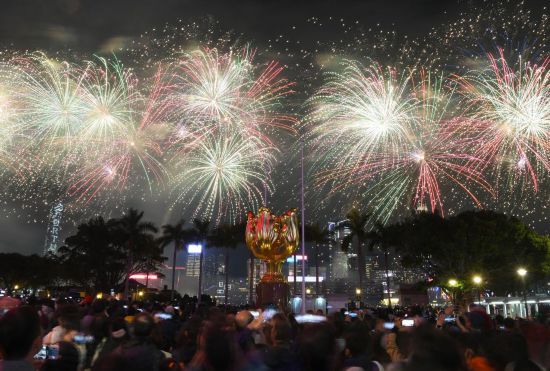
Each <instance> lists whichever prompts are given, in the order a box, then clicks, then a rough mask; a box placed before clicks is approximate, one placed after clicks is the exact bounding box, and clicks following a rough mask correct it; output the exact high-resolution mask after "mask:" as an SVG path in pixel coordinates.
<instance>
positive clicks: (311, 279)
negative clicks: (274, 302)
mask: <svg viewBox="0 0 550 371" xmlns="http://www.w3.org/2000/svg"><path fill="white" fill-rule="evenodd" d="M324 280H325V277H321V276H319V282H323V281H324ZM288 281H289V282H294V276H288ZM305 281H306V282H316V279H315V276H306V277H305ZM296 282H302V276H299V275H298V276H296Z"/></svg>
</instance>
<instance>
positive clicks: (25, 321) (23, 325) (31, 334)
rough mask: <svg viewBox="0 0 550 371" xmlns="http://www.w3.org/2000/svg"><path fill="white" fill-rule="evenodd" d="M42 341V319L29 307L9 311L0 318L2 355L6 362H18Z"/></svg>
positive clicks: (0, 350) (0, 349)
mask: <svg viewBox="0 0 550 371" xmlns="http://www.w3.org/2000/svg"><path fill="white" fill-rule="evenodd" d="M37 339H38V341H39V340H40V319H39V318H38V313H37V312H36V311H35V310H34V309H33V308H32V307H29V306H22V307H19V308H15V309H11V310H9V311H8V312H7V313H6V314H4V316H3V317H2V318H0V353H1V354H2V358H3V359H5V360H18V359H23V358H25V357H27V355H28V354H29V353H30V352H31V351H34V350H35V349H34V347H36V345H37V343H38V341H37Z"/></svg>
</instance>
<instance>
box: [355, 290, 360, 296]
mask: <svg viewBox="0 0 550 371" xmlns="http://www.w3.org/2000/svg"><path fill="white" fill-rule="evenodd" d="M355 295H357V296H361V289H359V288H357V289H355Z"/></svg>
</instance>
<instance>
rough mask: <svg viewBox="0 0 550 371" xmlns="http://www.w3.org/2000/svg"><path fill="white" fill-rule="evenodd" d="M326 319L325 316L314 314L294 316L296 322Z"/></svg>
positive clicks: (313, 321)
mask: <svg viewBox="0 0 550 371" xmlns="http://www.w3.org/2000/svg"><path fill="white" fill-rule="evenodd" d="M326 320H327V318H326V317H325V316H317V315H315V314H299V315H297V316H296V322H298V323H319V322H324V321H326Z"/></svg>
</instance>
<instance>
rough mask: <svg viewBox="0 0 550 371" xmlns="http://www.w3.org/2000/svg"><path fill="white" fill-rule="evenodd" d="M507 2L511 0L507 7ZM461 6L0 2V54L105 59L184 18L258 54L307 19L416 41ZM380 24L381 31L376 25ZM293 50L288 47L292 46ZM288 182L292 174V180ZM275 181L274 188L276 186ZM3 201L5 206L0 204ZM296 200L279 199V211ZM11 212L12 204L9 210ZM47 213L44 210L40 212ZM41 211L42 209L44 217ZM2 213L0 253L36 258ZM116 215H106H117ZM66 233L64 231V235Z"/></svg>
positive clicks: (536, 6)
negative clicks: (211, 26)
mask: <svg viewBox="0 0 550 371" xmlns="http://www.w3.org/2000/svg"><path fill="white" fill-rule="evenodd" d="M512 2H513V1H512ZM478 3H483V2H476V1H465V0H356V1H353V0H339V1H334V0H333V1H324V0H323V1H315V2H314V1H304V0H262V1H260V0H257V1H253V0H243V1H228V0H225V1H224V0H216V1H211V0H149V1H145V0H3V1H2V2H1V4H0V48H3V49H7V50H17V51H35V50H42V51H45V52H47V53H50V54H56V53H60V54H62V55H64V54H67V53H68V52H69V53H72V52H74V53H76V54H79V55H92V54H95V53H105V52H106V51H109V50H110V48H111V46H112V45H115V46H116V47H125V46H126V45H129V44H130V42H131V41H132V40H138V39H139V38H140V36H141V35H143V34H144V33H148V32H151V31H152V30H153V29H159V28H162V27H163V26H165V25H172V24H173V25H176V24H178V22H181V21H183V22H187V21H190V20H205V19H211V20H217V21H219V28H221V29H224V30H228V31H233V32H234V33H237V34H242V35H243V36H241V38H245V39H247V40H250V41H251V42H252V43H253V44H254V45H255V46H258V47H259V48H263V47H267V46H268V45H269V44H270V42H269V40H273V39H274V38H276V37H277V35H279V34H281V33H285V34H288V32H289V30H291V29H292V26H294V25H303V24H304V23H305V22H306V21H307V19H310V18H311V17H321V18H327V17H333V18H338V19H339V18H342V19H345V20H350V21H353V22H355V21H358V22H359V23H360V24H361V25H362V26H363V27H365V28H369V27H381V28H382V29H386V30H394V31H396V32H397V33H398V34H400V35H408V37H410V38H416V37H422V36H423V35H426V34H427V33H429V32H430V30H431V29H432V28H433V27H441V26H443V25H445V24H446V23H448V22H451V21H453V20H455V19H456V17H457V16H458V14H459V13H462V12H465V11H467V10H468V9H470V8H472V7H473V6H475V5H477V4H478ZM545 5H547V1H545V0H530V1H526V8H528V9H532V11H533V12H540V11H541V10H542V8H543V6H545ZM378 25H380V26H378ZM322 32H324V33H325V35H322V36H323V37H324V38H332V37H334V39H335V40H336V39H338V38H339V37H340V36H341V35H339V34H338V32H340V30H339V29H337V28H334V29H333V28H331V26H330V25H329V26H327V27H325V28H324V29H323V31H322ZM319 36H320V35H319V34H317V33H316V32H315V31H313V29H312V28H310V27H298V28H297V30H296V32H295V34H294V35H293V37H294V38H296V39H301V40H308V39H316V38H319ZM292 47H293V46H291V48H292ZM293 176H296V174H294V175H293ZM275 183H277V182H276V181H275ZM129 198H130V204H133V205H135V206H137V207H143V208H146V210H147V212H146V218H147V219H150V220H153V221H155V222H156V223H157V224H158V225H160V224H163V223H165V222H168V221H171V220H173V219H174V218H173V215H172V214H171V213H169V212H167V211H166V209H165V208H160V207H158V206H156V205H155V204H154V203H152V204H145V205H144V204H142V203H141V202H140V201H139V200H138V197H135V200H133V201H132V195H130V197H129ZM6 201H7V202H8V203H9V202H11V200H6ZM297 201H298V200H297V199H295V200H292V199H285V200H284V201H283V202H280V205H277V207H276V208H278V209H279V210H278V211H282V210H283V209H284V208H285V207H288V206H293V205H294V204H296V202H297ZM13 207H15V208H17V204H16V203H15V204H14V206H13ZM46 209H47V207H46ZM46 212H47V211H46ZM17 214H18V213H7V214H5V215H3V216H1V217H0V252H8V251H10V252H11V251H17V252H21V253H25V254H27V253H40V252H41V251H42V249H43V244H44V236H45V231H46V225H45V223H43V221H42V220H40V219H38V221H37V222H35V221H34V219H35V218H34V216H33V215H32V213H26V212H21V213H20V215H17ZM119 214H120V210H115V211H113V216H118V215H119ZM69 228H70V227H67V228H66V230H67V229H69Z"/></svg>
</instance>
